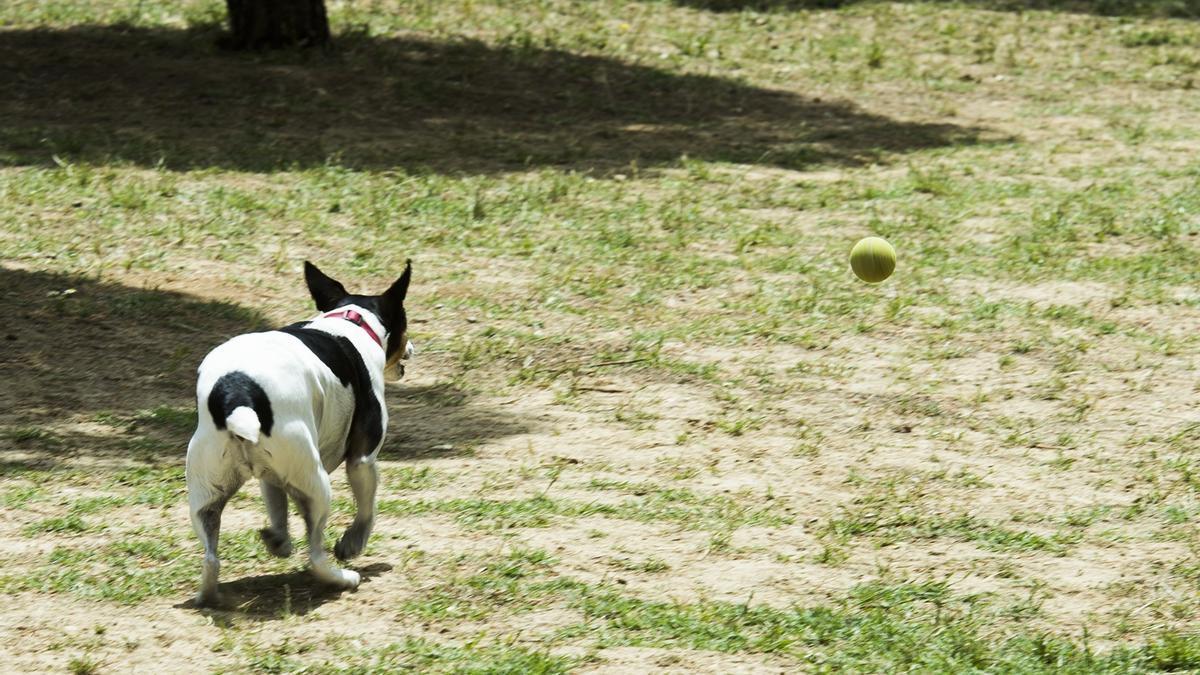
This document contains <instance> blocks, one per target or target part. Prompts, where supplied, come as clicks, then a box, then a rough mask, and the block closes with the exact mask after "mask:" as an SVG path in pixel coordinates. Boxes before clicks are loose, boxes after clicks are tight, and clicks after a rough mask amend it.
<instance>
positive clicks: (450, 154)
mask: <svg viewBox="0 0 1200 675" xmlns="http://www.w3.org/2000/svg"><path fill="white" fill-rule="evenodd" d="M215 31H216V29H215V28H207V29H195V30H174V29H164V28H155V29H146V28H130V27H98V26H84V27H78V28H71V29H66V30H10V31H3V32H0V62H3V63H5V67H4V68H3V69H0V91H3V92H4V96H2V97H0V120H3V121H2V122H0V165H5V164H8V165H45V164H48V163H50V162H52V161H53V157H54V156H57V157H59V158H60V159H63V160H68V161H72V160H73V161H86V162H92V163H108V162H132V163H136V164H140V165H145V166H165V167H167V168H171V169H189V168H197V167H222V168H230V169H239V170H247V171H271V170H278V169H284V168H289V167H291V168H296V167H298V168H304V167H313V166H321V165H324V164H327V163H330V162H333V163H336V164H339V165H343V166H348V167H352V168H359V169H377V170H379V169H405V170H428V171H437V172H452V173H462V172H467V173H490V172H499V171H509V170H526V169H527V168H529V167H531V166H561V167H569V168H576V169H589V168H590V169H599V170H606V169H611V170H615V169H616V168H619V167H625V166H628V165H629V164H630V163H631V162H637V163H638V165H639V166H641V167H647V166H655V165H662V164H665V163H670V162H677V161H678V160H679V158H680V157H681V156H683V155H688V156H691V157H694V158H700V159H706V160H717V161H729V162H739V163H755V164H764V165H773V166H780V167H787V168H803V167H805V166H809V165H812V164H815V163H838V164H851V165H852V164H857V163H863V162H872V161H877V160H878V159H879V158H881V157H883V156H885V155H886V154H887V153H894V152H909V151H915V150H920V149H923V148H936V147H944V146H951V145H956V144H971V143H975V142H978V141H979V139H980V137H981V134H982V133H983V130H980V129H975V128H968V127H961V126H955V125H951V124H927V123H915V122H905V121H899V120H895V119H890V118H888V117H885V116H882V115H877V114H872V113H869V112H866V111H864V110H862V109H860V108H858V107H856V106H854V105H853V104H850V103H845V102H837V101H825V100H821V99H819V98H809V97H804V96H799V95H795V94H792V93H788V92H782V91H776V90H769V89H764V88H759V87H754V86H749V85H746V84H743V83H740V82H737V81H733V80H730V79H725V78H721V77H712V76H703V75H685V74H679V73H673V72H668V71H666V70H661V69H658V68H653V67H650V66H645V65H633V64H629V63H624V62H621V61H617V60H613V59H608V58H602V57H595V56H581V55H578V54H572V53H569V52H564V51H559V50H554V49H545V48H541V47H536V46H531V45H527V44H514V45H510V46H494V45H488V44H484V43H482V42H478V41H472V40H465V39H463V40H456V41H449V42H438V41H431V40H425V39H420V38H410V37H403V38H380V39H377V38H366V37H356V36H353V35H348V36H341V37H340V38H339V42H338V45H339V50H338V52H337V53H335V54H333V55H323V54H319V53H295V52H286V53H277V54H259V55H254V54H240V53H230V52H223V51H220V50H218V49H216V48H215V47H213V42H214V41H215V37H216V32H215Z"/></svg>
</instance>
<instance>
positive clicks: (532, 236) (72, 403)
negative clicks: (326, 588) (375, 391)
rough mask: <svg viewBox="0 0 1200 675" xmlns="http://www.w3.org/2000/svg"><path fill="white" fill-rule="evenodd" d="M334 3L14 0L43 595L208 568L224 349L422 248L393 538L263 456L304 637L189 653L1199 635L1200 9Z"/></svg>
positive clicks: (148, 584)
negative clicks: (210, 420) (314, 521)
mask: <svg viewBox="0 0 1200 675" xmlns="http://www.w3.org/2000/svg"><path fill="white" fill-rule="evenodd" d="M329 9H330V16H331V20H332V22H333V25H334V30H335V34H336V44H337V48H336V50H335V51H334V52H332V53H327V54H326V53H322V54H317V53H304V52H282V53H262V54H233V53H228V52H224V51H221V50H220V49H218V48H216V47H215V45H214V43H215V40H216V38H217V36H218V34H219V32H220V30H222V28H221V21H222V20H223V18H224V5H223V4H222V3H220V2H217V1H215V0H185V1H184V2H164V1H161V0H144V1H143V2H139V3H127V2H110V1H109V0H55V1H54V2H31V1H28V0H17V1H16V2H10V3H7V4H4V6H3V7H0V31H2V35H0V38H2V39H0V59H3V61H4V62H5V63H6V65H7V68H8V69H7V70H6V71H5V74H0V85H3V89H4V90H5V91H6V94H7V95H6V96H5V97H3V99H2V100H0V120H3V122H0V207H2V208H0V261H3V266H2V267H0V287H3V288H5V289H6V292H5V293H3V294H0V296H2V297H0V312H3V314H4V315H5V316H6V317H8V320H7V321H6V323H5V326H4V328H3V329H0V342H2V344H3V345H4V347H3V348H2V349H0V355H2V356H0V381H3V382H4V383H5V387H3V388H2V389H3V391H0V403H2V405H0V454H3V462H2V463H0V501H2V503H3V505H4V507H5V509H6V515H9V516H10V518H9V520H7V521H6V522H5V523H0V540H3V541H4V542H8V543H6V544H3V546H5V547H7V548H6V549H5V551H4V555H5V557H6V565H5V570H4V571H3V576H2V578H0V587H2V588H3V589H4V590H5V591H7V592H9V593H12V594H14V595H13V597H15V598H17V600H15V601H14V602H16V603H17V604H16V605H14V609H13V611H15V612H20V611H22V610H21V607H22V606H23V605H21V604H20V603H24V602H34V601H35V600H36V602H38V603H42V604H49V605H52V606H53V607H55V608H56V611H58V612H59V613H60V614H61V615H73V614H75V613H77V611H82V610H79V608H80V607H83V606H84V605H83V604H82V603H87V604H86V607H87V608H88V609H87V611H88V612H91V613H94V614H96V615H97V620H100V619H101V618H103V617H105V616H107V615H106V612H110V613H112V615H113V617H120V618H123V617H125V616H130V617H135V618H138V619H139V620H141V621H142V623H144V624H150V623H153V621H152V619H151V618H149V617H148V616H143V615H142V612H143V608H145V607H148V606H150V605H151V604H152V603H153V602H155V601H157V600H162V601H168V600H170V601H175V600H182V599H184V598H185V597H187V595H188V594H190V593H191V592H192V591H193V590H194V588H193V585H194V584H195V582H196V574H197V570H198V564H199V555H198V552H197V545H196V544H195V542H194V541H193V540H192V538H191V535H190V533H189V532H188V529H187V523H186V518H184V517H183V516H182V515H180V514H182V513H183V512H184V509H185V503H186V496H185V494H184V486H183V476H182V458H183V454H184V452H185V448H186V445H187V440H188V437H189V435H190V434H191V431H192V429H193V428H194V427H195V424H196V416H195V404H194V401H192V400H191V399H192V395H193V392H192V389H191V387H192V380H193V378H194V373H195V367H196V365H197V364H198V362H199V360H200V359H201V358H202V357H203V355H204V354H205V353H206V352H207V350H208V349H209V348H211V347H212V346H213V345H215V344H217V343H219V342H220V341H222V340H224V339H226V338H228V337H229V336H230V335H233V334H236V333H240V332H245V331H248V330H255V329H260V328H264V327H267V326H271V325H278V324H281V323H287V322H290V321H292V320H294V319H295V318H296V317H298V316H304V315H305V314H307V313H308V312H309V311H310V309H311V308H310V306H309V302H308V300H307V299H306V297H305V294H304V292H303V288H302V287H301V285H300V277H299V273H298V271H297V270H298V269H299V267H298V265H299V261H300V260H302V259H305V258H308V259H313V260H315V261H317V262H318V263H320V264H321V265H322V267H323V268H324V269H326V270H327V271H329V272H330V273H332V274H334V275H335V276H337V277H338V278H341V279H344V280H345V281H346V282H347V284H348V285H349V286H353V287H355V288H356V289H357V288H364V289H366V288H372V287H376V286H378V287H380V288H382V287H383V286H384V285H385V284H386V283H387V282H388V281H390V280H391V279H392V278H394V275H395V272H396V271H397V270H398V269H399V268H400V266H401V265H402V263H403V261H404V260H405V259H406V258H408V257H410V256H411V257H413V258H415V261H416V270H417V281H415V282H414V285H413V291H412V292H413V295H412V297H411V298H410V301H409V305H410V308H409V309H410V318H411V319H412V320H413V321H412V324H411V331H412V335H413V338H414V340H415V341H416V342H417V343H418V347H419V349H420V351H419V355H418V358H417V360H416V361H414V362H413V364H412V365H411V366H410V379H409V380H408V383H407V384H405V385H402V386H401V387H398V388H394V390H393V391H391V392H390V393H389V400H390V403H391V408H390V413H391V414H390V417H391V420H392V427H391V434H390V436H389V440H388V442H387V444H386V445H385V449H384V453H383V457H384V459H385V461H384V463H383V470H382V475H383V480H382V482H381V502H380V511H381V520H380V524H379V526H378V527H377V529H376V536H375V538H373V539H372V544H371V547H370V548H369V549H368V551H367V557H366V558H365V559H364V563H363V565H364V569H365V568H366V566H368V565H370V564H375V563H387V564H390V565H395V566H396V568H398V569H396V570H394V571H393V572H392V573H380V574H378V575H376V576H374V577H373V578H370V579H369V581H368V582H367V583H364V585H363V587H362V588H361V589H360V590H359V591H358V594H359V595H358V597H355V596H344V598H343V599H337V600H336V601H335V597H336V596H333V595H324V594H322V593H321V592H319V591H316V590H312V589H307V588H302V587H301V586H299V585H298V584H299V583H300V582H299V581H298V579H299V578H300V577H299V576H295V575H296V573H297V572H298V571H299V570H300V567H301V565H302V563H301V562H300V559H299V558H296V559H293V560H290V561H276V560H273V559H269V558H267V556H266V555H265V552H263V551H262V547H261V545H260V544H258V542H257V540H256V535H254V532H253V529H252V528H253V527H255V526H257V521H258V519H260V518H261V513H260V512H259V509H260V508H261V507H260V506H259V504H258V498H257V497H256V496H255V495H254V494H253V490H249V489H248V490H247V491H245V492H243V493H242V494H241V495H239V496H238V497H237V498H236V499H235V500H234V501H233V502H231V505H230V510H231V513H232V515H231V516H230V518H232V519H235V520H231V522H234V523H237V525H231V526H229V527H228V528H227V530H226V531H225V532H224V534H223V540H222V556H223V559H224V560H225V562H226V568H225V570H224V571H223V574H224V577H223V578H224V579H226V581H229V582H236V581H238V580H244V579H246V578H251V579H253V578H257V577H258V576H265V577H268V578H269V579H268V582H262V581H261V580H260V581H259V582H254V583H267V584H268V585H267V586H265V588H267V589H268V590H266V591H263V590H261V589H259V588H258V587H257V586H255V585H254V583H249V582H247V583H249V588H250V590H249V591H246V593H247V594H248V595H246V598H248V599H246V600H245V602H246V603H249V604H247V605H246V607H244V608H243V610H244V613H246V614H251V615H253V616H254V617H257V618H255V619H254V621H258V620H259V619H261V620H262V621H270V622H273V623H271V624H269V625H270V626H271V628H272V629H275V630H273V631H267V630H263V631H261V632H254V631H251V632H250V634H244V635H242V634H238V635H234V632H236V630H237V629H238V628H241V627H242V625H241V624H239V623H238V622H239V621H241V618H240V617H241V614H239V613H238V612H237V611H232V612H229V613H228V616H225V615H220V616H218V617H217V619H215V620H214V622H213V624H212V625H205V626H203V627H197V628H196V630H195V631H193V632H192V633H190V634H189V635H188V636H186V641H187V651H188V652H189V653H196V654H203V655H204V657H203V662H199V661H198V662H195V663H194V664H192V665H195V667H196V669H206V668H207V669H209V670H227V671H232V672H239V671H253V670H266V671H283V670H295V669H301V668H304V669H308V670H314V671H316V672H368V671H370V672H377V671H384V672H390V671H400V670H406V669H408V670H412V669H416V670H422V671H424V670H432V671H444V672H565V671H569V670H571V669H573V668H577V667H587V666H592V665H595V666H597V667H605V666H612V667H614V668H621V667H624V666H628V663H626V662H624V661H622V660H621V659H622V658H624V657H623V656H621V654H623V653H624V652H622V651H621V650H619V649H617V648H626V647H636V648H653V649H656V650H662V651H661V652H654V654H655V655H654V656H653V657H648V658H653V659H660V658H661V659H665V660H663V661H662V662H659V661H655V662H654V663H653V664H650V665H646V664H643V663H639V666H644V667H661V668H678V669H681V670H684V669H686V670H695V671H720V670H733V669H737V668H742V667H760V666H761V667H763V668H766V667H779V668H780V669H784V670H793V669H800V670H809V671H816V672H840V671H892V670H904V669H909V670H920V671H928V672H964V671H977V672H994V671H995V672H1001V671H1002V672H1043V671H1045V672H1050V671H1055V672H1147V671H1154V670H1169V669H1177V670H1178V669H1189V668H1200V664H1198V663H1197V658H1198V657H1197V653H1198V651H1197V644H1196V638H1195V635H1194V629H1193V628H1192V627H1191V626H1190V624H1189V623H1188V620H1189V618H1190V617H1192V616H1195V615H1196V613H1197V612H1198V611H1200V603H1198V602H1197V600H1196V598H1195V594H1194V592H1192V591H1193V590H1194V586H1195V582H1196V579H1197V571H1196V569H1195V565H1194V564H1189V563H1187V562H1186V561H1187V560H1190V559H1193V558H1195V556H1196V554H1197V551H1200V540H1198V539H1197V537H1196V533H1195V531H1194V527H1192V526H1193V525H1194V523H1195V521H1196V517H1197V514H1198V513H1200V511H1198V509H1197V506H1196V503H1195V502H1196V500H1195V499H1194V493H1195V489H1196V477H1195V476H1196V475H1197V472H1196V468H1195V466H1194V465H1195V460H1194V455H1195V453H1196V451H1197V450H1198V449H1200V434H1197V433H1196V425H1195V423H1194V422H1193V420H1192V417H1191V412H1190V410H1191V407H1192V405H1191V402H1192V400H1193V399H1194V394H1195V377H1194V371H1195V364H1194V363H1193V361H1194V359H1193V354H1194V351H1195V349H1196V347H1197V345H1198V340H1197V337H1196V335H1195V331H1194V330H1190V329H1189V327H1190V326H1193V325H1194V324H1195V323H1196V321H1197V320H1200V296H1197V294H1196V293H1195V292H1194V290H1193V288H1192V287H1193V286H1194V276H1195V275H1194V270H1195V269H1196V266H1197V263H1198V262H1200V246H1198V243H1197V232H1198V231H1200V220H1198V214H1200V164H1197V161H1196V159H1195V150H1196V148H1197V147H1198V144H1200V126H1197V123H1196V120H1200V103H1197V101H1198V100H1200V99H1197V98H1196V97H1195V96H1194V90H1195V87H1196V84H1197V81H1200V63H1198V61H1197V58H1196V56H1195V53H1194V52H1195V48H1196V46H1197V45H1200V24H1198V23H1197V22H1196V20H1195V19H1196V17H1197V8H1196V7H1195V4H1194V3H1192V2H1189V1H1187V0H1144V1H1139V2H1115V1H1110V0H1094V1H1093V0H1080V1H1079V2H1073V3H1057V2H1032V1H1030V2H1016V1H1013V2H1008V1H1004V0H995V1H992V0H978V1H976V0H964V1H962V2H917V1H912V2H909V1H896V2H883V1H875V0H869V1H868V0H863V1H856V2H837V3H833V2H802V1H796V2H771V1H770V0H764V1H759V2H735V1H733V0H728V1H726V0H649V1H645V2H641V1H638V2H634V1H630V0H598V1H596V2H577V1H574V0H547V1H540V0H539V1H538V2H529V1H522V2H507V3H500V2H478V1H466V0H462V1H454V0H450V1H446V2H438V3H397V2H380V3H331V4H330V5H329ZM6 74H7V75H11V76H10V77H7V78H6ZM197 92H201V93H200V94H198V93H197ZM870 234H875V235H879V236H883V237H885V238H887V239H888V240H889V241H891V242H892V243H893V244H894V245H895V246H896V248H897V251H898V254H899V260H898V267H897V271H896V273H895V275H894V276H893V277H892V278H891V279H889V280H888V281H887V282H886V283H884V284H881V285H878V286H866V285H863V284H861V283H858V282H857V281H855V280H854V279H853V277H852V276H851V275H850V274H849V272H848V270H847V269H846V268H847V265H846V260H845V257H846V254H847V252H848V251H849V248H850V247H851V246H852V245H853V243H854V241H856V240H857V239H858V238H860V237H863V236H867V235H870ZM334 507H335V514H334V521H335V522H334V523H332V524H331V526H330V533H331V536H337V534H338V533H339V529H340V528H341V527H344V526H345V522H346V521H347V520H348V519H349V514H350V511H351V509H352V507H351V501H350V500H349V493H348V492H347V491H346V490H345V483H344V479H342V478H341V477H340V475H339V476H337V477H336V478H335V503H334ZM247 514H252V515H247ZM181 518H184V519H183V520H181ZM238 518H241V519H242V520H236V519H238ZM247 518H249V519H251V520H252V521H253V522H252V523H250V522H246V519H247ZM296 525H297V523H296V522H293V529H295V528H296ZM10 552H11V555H10ZM918 569H919V570H924V571H928V575H925V576H921V575H916V576H911V575H907V574H898V572H897V570H910V571H911V570H918ZM398 579H404V580H405V581H404V582H401V581H398ZM410 579H411V580H412V581H411V583H410V582H409V581H408V580H410ZM618 579H619V580H620V581H618ZM848 580H854V581H848ZM864 580H866V581H864ZM859 582H862V583H859ZM270 584H275V585H274V586H272V585H270ZM855 584H857V585H855ZM238 588H240V587H238ZM283 588H287V589H288V591H287V597H289V598H292V599H293V600H295V603H294V606H292V605H288V609H287V611H284V610H283V609H281V607H280V606H276V605H277V604H278V603H279V602H282V601H280V600H278V599H276V600H270V599H269V598H273V597H274V596H275V595H279V594H281V593H283V590H282V589H283ZM981 589H982V590H981ZM751 591H753V592H754V594H756V595H754V597H751ZM239 592H240V591H239ZM251 596H253V597H251ZM239 597H240V596H239ZM264 598H267V599H264ZM362 598H366V599H367V601H364V602H361V603H360V602H358V600H359V599H362ZM343 600H344V602H343ZM289 602H290V601H289ZM272 603H275V604H272ZM306 603H307V604H306ZM316 606H320V607H321V611H320V612H309V611H308V609H312V608H315V607H316ZM350 606H353V607H357V608H359V611H361V613H360V614H358V615H356V616H355V617H351V618H350V619H349V620H348V621H346V622H343V623H342V624H339V625H340V626H345V625H357V623H356V622H357V620H358V619H362V620H364V621H366V622H367V623H373V622H387V623H388V625H394V626H395V627H396V631H395V633H394V634H392V633H389V635H388V637H387V638H386V640H383V641H381V642H372V643H368V642H365V641H362V642H356V640H357V639H358V637H359V636H357V635H355V634H354V633H353V631H349V630H346V629H344V628H341V627H339V628H336V629H332V628H330V625H328V624H323V623H320V622H322V621H323V620H324V619H323V618H322V617H325V616H328V617H330V619H329V620H330V621H332V622H335V623H336V622H337V621H338V620H340V619H342V618H345V613H347V612H350V610H349V609H347V608H348V607H350ZM384 607H386V609H382V608H384ZM1066 607H1075V608H1076V609H1078V610H1079V611H1074V610H1072V611H1068V610H1067V609H1064V608H1066ZM113 608H116V609H113ZM293 610H294V611H293ZM544 613H545V614H544ZM262 617H267V618H265V619H263V618H262ZM546 617H549V618H546ZM110 618H111V617H110ZM226 620H228V621H229V622H232V625H234V628H221V626H220V625H219V624H220V623H221V622H222V621H226ZM115 625H116V624H115V623H114V626H115ZM112 632H114V633H115V632H119V631H116V630H115V628H114V631H112ZM316 635H322V636H324V635H329V636H330V638H329V641H322V640H321V639H318V638H316V637H314V636H316ZM222 636H224V637H222ZM231 636H232V637H231ZM0 639H3V640H5V642H6V643H8V642H10V641H11V638H10V637H7V636H0ZM131 639H132V638H131ZM64 640H65V642H64V645H65V646H64V647H63V649H62V650H61V651H62V654H61V657H62V658H61V660H60V662H56V663H55V664H54V667H56V668H57V669H60V670H61V669H63V668H66V669H68V670H74V671H76V672H92V671H95V670H107V669H110V668H117V667H120V664H122V663H124V660H125V659H126V658H127V656H126V652H125V651H122V650H125V649H126V647H125V646H123V645H121V644H120V643H119V642H118V641H116V640H115V639H112V638H111V636H108V635H106V636H92V637H89V640H92V642H88V643H87V644H86V645H83V644H82V643H78V642H71V641H70V640H69V639H66V638H64ZM34 642H36V640H33V641H31V642H30V643H34ZM93 642H94V643H95V644H93ZM154 642H155V641H154V640H151V639H149V638H146V637H145V636H143V639H142V640H141V643H140V644H142V645H143V646H142V647H139V649H147V650H153V649H157V647H155V646H153V644H152V643H154ZM13 644H16V643H13ZM214 645H216V646H217V647H220V649H216V648H215V647H214ZM10 646H12V645H10ZM85 647H86V648H85ZM210 648H212V649H210ZM72 650H73V651H72ZM156 654H157V652H156ZM159 655H160V656H161V654H159ZM146 658H147V659H152V658H153V657H146ZM726 658H728V659H734V660H730V661H726V660H722V659H726ZM71 659H74V660H73V661H72V660H71ZM14 664H15V665H14V667H16V668H22V667H27V668H28V669H33V670H36V669H45V668H46V667H47V666H46V664H45V663H41V662H39V663H37V664H30V663H26V662H23V661H21V662H14ZM747 664H749V665H747Z"/></svg>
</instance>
